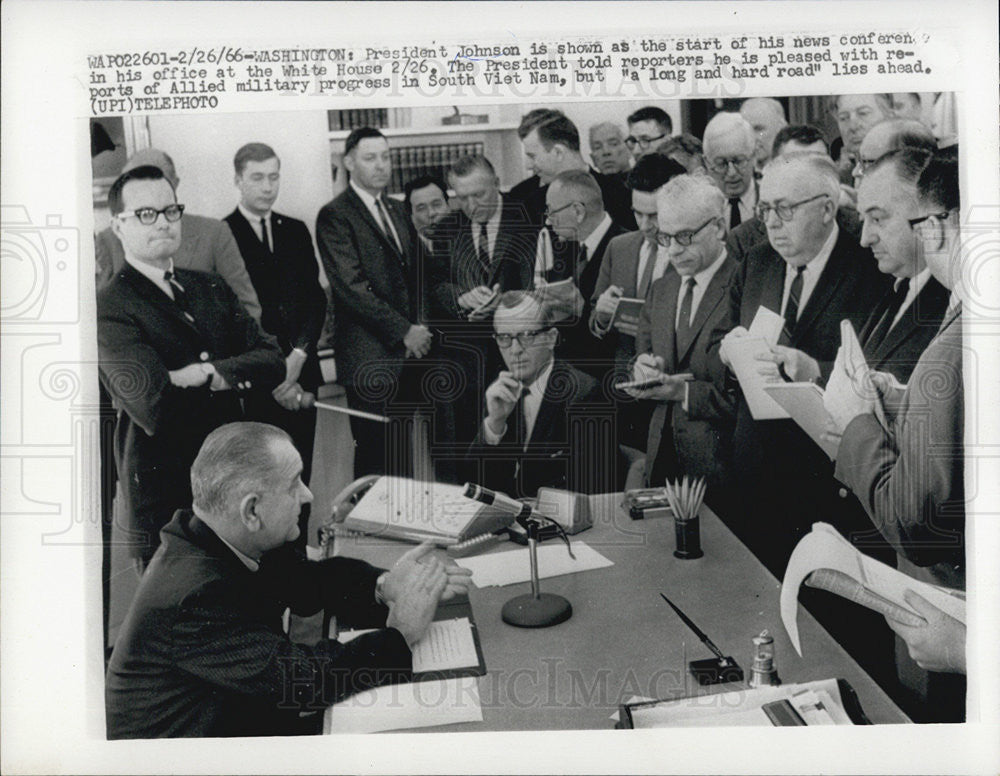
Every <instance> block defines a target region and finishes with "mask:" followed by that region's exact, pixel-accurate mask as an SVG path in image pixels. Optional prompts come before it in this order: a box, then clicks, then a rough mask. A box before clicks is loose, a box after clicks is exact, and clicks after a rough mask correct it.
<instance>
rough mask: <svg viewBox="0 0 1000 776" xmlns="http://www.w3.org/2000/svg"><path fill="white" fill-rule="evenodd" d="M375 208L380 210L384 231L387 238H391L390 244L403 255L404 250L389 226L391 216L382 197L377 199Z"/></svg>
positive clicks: (379, 214)
mask: <svg viewBox="0 0 1000 776" xmlns="http://www.w3.org/2000/svg"><path fill="white" fill-rule="evenodd" d="M375 207H376V209H377V210H378V217H379V220H380V221H381V222H382V231H383V232H385V236H386V237H388V238H389V242H390V243H392V244H393V246H395V248H396V250H397V251H399V254H400V255H402V254H403V249H402V248H401V247H400V246H399V243H398V242H396V235H395V233H394V232H393V231H392V227H390V226H389V214H388V213H386V210H385V205H384V204H383V203H382V197H376V198H375Z"/></svg>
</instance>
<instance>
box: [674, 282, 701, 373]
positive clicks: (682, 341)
mask: <svg viewBox="0 0 1000 776" xmlns="http://www.w3.org/2000/svg"><path fill="white" fill-rule="evenodd" d="M695 285H696V281H695V279H694V277H689V278H688V279H687V282H686V284H685V288H684V297H683V298H682V299H681V310H680V320H679V321H677V354H678V355H681V354H683V353H684V352H685V351H686V350H687V346H688V342H689V341H690V337H691V307H692V306H693V305H694V287H695Z"/></svg>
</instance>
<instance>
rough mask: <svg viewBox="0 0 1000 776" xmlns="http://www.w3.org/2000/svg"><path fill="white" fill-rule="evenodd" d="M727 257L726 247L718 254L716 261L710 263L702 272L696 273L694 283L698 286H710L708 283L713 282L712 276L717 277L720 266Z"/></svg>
mask: <svg viewBox="0 0 1000 776" xmlns="http://www.w3.org/2000/svg"><path fill="white" fill-rule="evenodd" d="M725 258H726V249H725V247H723V248H722V250H721V251H719V255H718V256H716V258H715V261H713V262H712V263H711V264H710V265H708V266H707V267H705V269H703V270H702V271H701V272H699V273H698V274H696V275H694V283H695V285H696V286H697V287H698V288H702V289H704V288H708V284H709V283H711V282H712V278H714V277H715V273H716V272H718V271H719V267H721V266H722V262H723V260H724V259H725Z"/></svg>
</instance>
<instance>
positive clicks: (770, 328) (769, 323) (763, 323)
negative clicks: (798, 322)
mask: <svg viewBox="0 0 1000 776" xmlns="http://www.w3.org/2000/svg"><path fill="white" fill-rule="evenodd" d="M784 325H785V319H784V318H782V317H781V316H780V315H778V314H777V313H776V312H774V310H771V309H768V308H767V307H764V306H761V307H758V308H757V312H756V314H755V315H754V317H753V321H752V322H751V323H750V329H749V332H750V336H751V337H759V338H760V339H762V340H764V342H766V343H767V344H768V345H770V346H774V345H777V344H778V338H779V337H780V336H781V330H782V328H783V327H784Z"/></svg>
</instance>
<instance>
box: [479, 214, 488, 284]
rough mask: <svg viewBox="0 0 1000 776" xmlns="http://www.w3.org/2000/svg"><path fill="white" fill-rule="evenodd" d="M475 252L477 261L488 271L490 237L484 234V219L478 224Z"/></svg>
mask: <svg viewBox="0 0 1000 776" xmlns="http://www.w3.org/2000/svg"><path fill="white" fill-rule="evenodd" d="M476 253H477V254H478V255H479V263H480V264H482V265H483V269H485V270H486V271H487V272H488V271H489V268H490V238H489V236H488V235H487V234H486V222H485V221H484V222H483V223H481V224H480V225H479V248H478V249H477V251H476ZM484 285H485V284H484Z"/></svg>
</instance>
